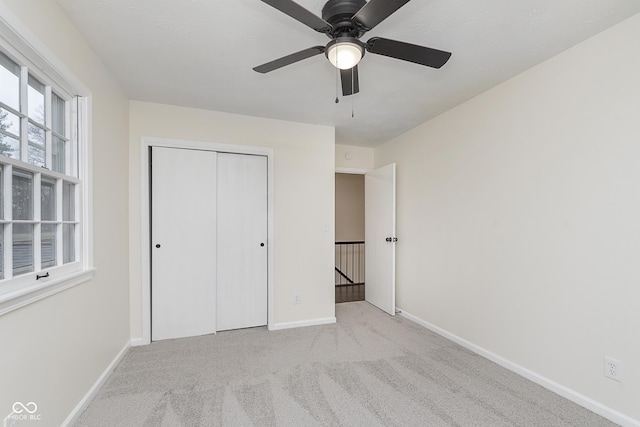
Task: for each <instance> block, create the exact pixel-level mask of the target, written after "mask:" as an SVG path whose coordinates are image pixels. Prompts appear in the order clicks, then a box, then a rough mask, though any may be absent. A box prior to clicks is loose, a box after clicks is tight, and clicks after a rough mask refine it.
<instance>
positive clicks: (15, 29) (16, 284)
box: [0, 2, 95, 316]
mask: <svg viewBox="0 0 640 427" xmlns="http://www.w3.org/2000/svg"><path fill="white" fill-rule="evenodd" d="M0 50H2V52H3V53H4V54H5V55H6V56H7V57H9V58H10V59H12V60H14V61H15V62H16V63H17V64H18V65H20V66H22V67H26V68H28V70H29V73H30V74H31V75H33V77H35V78H36V79H38V80H39V81H40V82H42V83H44V84H45V85H47V86H51V87H53V88H54V92H56V93H57V94H58V95H60V96H62V97H64V98H65V99H66V100H67V105H68V106H69V107H68V108H67V120H68V124H69V128H70V131H71V134H70V137H71V140H72V141H77V144H75V143H74V144H67V146H68V147H73V148H71V149H76V148H75V147H77V150H78V151H77V159H78V161H77V164H74V165H72V164H69V163H67V166H68V167H69V169H67V171H68V172H67V173H69V175H66V174H64V175H63V174H59V173H56V172H53V171H47V172H46V175H47V176H51V177H53V178H55V179H58V184H59V185H58V189H57V191H62V183H61V181H60V179H63V180H65V181H70V182H74V183H76V184H77V185H76V191H77V193H78V194H76V206H75V209H76V219H77V221H79V225H78V226H76V233H75V236H76V245H75V251H76V254H75V255H76V261H75V262H71V263H68V264H64V265H57V266H54V267H49V268H46V269H43V270H41V269H40V265H36V264H35V262H36V261H39V260H35V259H34V267H35V269H34V272H32V273H28V274H25V275H20V276H17V277H15V278H11V279H4V280H2V281H0V316H1V315H3V314H6V313H8V312H10V311H13V310H15V309H18V308H20V307H23V306H25V305H27V304H30V303H32V302H35V301H38V300H40V299H42V298H46V297H48V296H51V295H53V294H56V293H58V292H61V291H63V290H65V289H68V288H70V287H72V286H76V285H79V284H81V283H84V282H87V281H88V280H90V279H91V278H92V277H93V274H94V270H95V268H94V265H93V226H92V220H93V212H92V191H91V189H92V172H91V171H92V163H91V159H92V155H91V138H90V136H91V92H90V91H89V90H88V88H87V87H86V86H85V85H84V84H83V83H82V82H81V81H80V80H78V79H77V78H76V77H75V76H74V75H73V74H72V73H71V72H70V71H69V70H68V68H67V67H66V66H65V65H64V64H63V63H62V62H60V61H59V60H58V59H57V58H56V57H55V55H54V54H53V53H52V52H51V51H50V50H49V48H47V47H46V46H45V45H44V44H43V43H42V42H40V40H38V38H37V37H35V36H34V35H33V34H32V33H31V31H30V30H28V28H27V27H26V26H24V25H23V24H22V22H20V20H19V19H18V18H17V17H16V16H15V15H14V14H13V13H12V12H11V10H9V9H8V7H7V6H5V5H4V4H3V3H2V2H0ZM23 75H24V72H23ZM49 98H50V96H49ZM23 131H24V129H23ZM48 145H50V144H48ZM23 148H24V147H23ZM50 153H51V151H50V150H48V151H47V156H50V155H51V154H50ZM69 154H71V153H69V149H67V157H66V159H67V160H66V161H67V162H69V159H71V158H74V157H76V155H73V156H70V155H69ZM74 154H75V153H74ZM2 163H3V164H5V165H8V166H9V168H8V169H9V172H10V171H11V169H12V168H13V167H16V168H19V169H21V170H26V171H29V172H32V173H34V175H35V174H38V173H41V172H42V169H41V168H39V167H38V166H34V165H30V164H27V163H24V162H22V161H19V160H16V159H12V158H7V157H3V158H2ZM3 169H6V168H3ZM76 169H77V170H76ZM3 173H6V172H5V171H3ZM38 182H39V181H38ZM34 183H35V181H34ZM4 185H5V188H4V190H5V194H8V193H6V191H7V190H9V191H11V188H7V187H8V183H7V180H4ZM34 187H36V185H35V184H34ZM37 187H38V188H39V185H37ZM34 190H35V188H34ZM40 197H41V195H40V194H39V192H38V193H36V192H35V191H34V199H37V200H38V201H39V199H40ZM5 200H6V199H5ZM35 206H36V207H37V206H39V202H36V205H35ZM10 208H11V207H10V206H9V207H5V209H10ZM59 219H61V218H59ZM61 237H62V236H61V235H59V239H61ZM38 240H39V239H38ZM4 243H5V244H4V247H5V251H6V250H11V247H12V246H11V244H12V242H8V238H7V234H6V233H5V242H4ZM7 243H9V245H7ZM35 244H39V241H38V242H36V241H35V239H34V246H35ZM58 248H60V245H58ZM57 256H58V257H62V256H63V253H62V252H61V251H60V252H58V253H57ZM12 267H13V266H12V265H5V267H4V268H5V271H6V270H7V269H8V268H9V269H10V268H12ZM45 272H49V277H46V278H41V279H39V280H36V275H37V274H39V273H43V274H46V273H45Z"/></svg>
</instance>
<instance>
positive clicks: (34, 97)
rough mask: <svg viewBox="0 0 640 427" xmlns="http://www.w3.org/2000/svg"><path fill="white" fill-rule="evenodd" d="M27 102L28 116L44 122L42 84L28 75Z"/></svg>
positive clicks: (41, 122)
mask: <svg viewBox="0 0 640 427" xmlns="http://www.w3.org/2000/svg"><path fill="white" fill-rule="evenodd" d="M27 102H28V105H29V118H30V119H31V120H33V121H35V122H38V123H40V124H42V125H43V124H44V85H43V84H42V83H40V82H39V81H38V80H36V79H35V78H34V77H33V76H31V75H29V86H28V89H27Z"/></svg>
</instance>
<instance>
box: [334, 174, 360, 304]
mask: <svg viewBox="0 0 640 427" xmlns="http://www.w3.org/2000/svg"><path fill="white" fill-rule="evenodd" d="M335 186H336V188H335V198H336V199H335V232H336V235H335V260H336V262H335V264H336V266H335V298H336V303H343V302H352V301H363V300H364V299H365V274H364V271H365V263H364V258H365V252H364V251H365V244H364V232H365V229H364V224H365V200H364V194H365V193H364V175H361V174H348V173H336V176H335Z"/></svg>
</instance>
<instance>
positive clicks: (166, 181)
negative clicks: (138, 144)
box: [151, 147, 217, 340]
mask: <svg viewBox="0 0 640 427" xmlns="http://www.w3.org/2000/svg"><path fill="white" fill-rule="evenodd" d="M151 159H152V165H151V265H152V268H151V282H152V285H151V337H152V340H161V339H168V338H178V337H189V336H196V335H204V334H210V333H213V332H215V331H216V323H215V320H216V317H215V312H216V288H215V271H216V179H217V173H216V166H217V160H216V159H217V153H215V152H211V151H197V150H184V149H173V148H158V147H154V148H153V149H152V156H151Z"/></svg>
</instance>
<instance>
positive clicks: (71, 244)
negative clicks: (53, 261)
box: [62, 224, 76, 264]
mask: <svg viewBox="0 0 640 427" xmlns="http://www.w3.org/2000/svg"><path fill="white" fill-rule="evenodd" d="M75 249H76V226H75V225H74V224H62V250H63V252H64V254H63V256H62V262H64V263H65V264H67V263H69V262H73V261H75V260H76V250H75Z"/></svg>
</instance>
